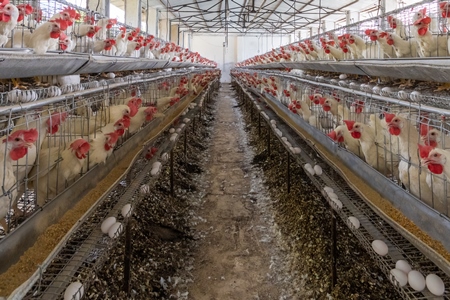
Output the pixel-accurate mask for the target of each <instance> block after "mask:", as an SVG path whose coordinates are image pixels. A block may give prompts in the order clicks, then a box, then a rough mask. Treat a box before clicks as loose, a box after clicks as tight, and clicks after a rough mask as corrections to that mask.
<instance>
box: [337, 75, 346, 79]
mask: <svg viewBox="0 0 450 300" xmlns="http://www.w3.org/2000/svg"><path fill="white" fill-rule="evenodd" d="M339 79H341V80H345V79H347V75H346V74H341V75H339Z"/></svg>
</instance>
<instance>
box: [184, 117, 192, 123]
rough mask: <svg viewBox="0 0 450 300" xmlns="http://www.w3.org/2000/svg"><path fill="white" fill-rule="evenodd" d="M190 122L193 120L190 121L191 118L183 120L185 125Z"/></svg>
mask: <svg viewBox="0 0 450 300" xmlns="http://www.w3.org/2000/svg"><path fill="white" fill-rule="evenodd" d="M190 121H191V119H189V118H184V119H183V122H184V123H189V122H190Z"/></svg>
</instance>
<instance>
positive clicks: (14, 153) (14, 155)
mask: <svg viewBox="0 0 450 300" xmlns="http://www.w3.org/2000/svg"><path fill="white" fill-rule="evenodd" d="M27 152H28V148H27V147H21V148H16V149H13V150H11V151H10V152H9V157H11V159H12V160H18V159H20V158H22V157H24V156H25V155H26V154H27Z"/></svg>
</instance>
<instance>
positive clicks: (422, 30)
mask: <svg viewBox="0 0 450 300" xmlns="http://www.w3.org/2000/svg"><path fill="white" fill-rule="evenodd" d="M427 32H428V28H419V30H418V33H419V35H425V34H426V33H427Z"/></svg>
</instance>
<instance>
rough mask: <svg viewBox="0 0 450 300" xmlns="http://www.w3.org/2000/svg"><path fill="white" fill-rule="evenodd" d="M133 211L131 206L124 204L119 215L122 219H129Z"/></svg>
mask: <svg viewBox="0 0 450 300" xmlns="http://www.w3.org/2000/svg"><path fill="white" fill-rule="evenodd" d="M132 211H133V208H132V207H131V204H130V203H128V204H125V205H124V206H123V207H122V210H121V212H120V213H121V214H122V216H123V217H124V218H127V217H129V216H131V212H132Z"/></svg>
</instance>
